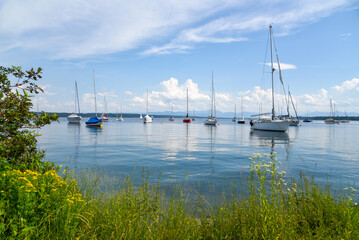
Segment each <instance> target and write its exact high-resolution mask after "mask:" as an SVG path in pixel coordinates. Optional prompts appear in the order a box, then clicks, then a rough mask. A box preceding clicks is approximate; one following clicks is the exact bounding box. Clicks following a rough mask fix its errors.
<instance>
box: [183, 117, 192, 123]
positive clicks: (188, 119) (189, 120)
mask: <svg viewBox="0 0 359 240" xmlns="http://www.w3.org/2000/svg"><path fill="white" fill-rule="evenodd" d="M183 122H184V123H190V122H191V119H190V118H185V119H183Z"/></svg>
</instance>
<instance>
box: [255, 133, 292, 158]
mask: <svg viewBox="0 0 359 240" xmlns="http://www.w3.org/2000/svg"><path fill="white" fill-rule="evenodd" d="M249 138H250V140H252V141H253V142H255V145H256V146H260V147H269V148H270V149H271V154H273V153H274V152H276V151H275V146H277V148H279V147H284V148H285V149H286V152H287V157H286V160H288V158H289V146H290V145H289V144H290V141H289V135H288V133H287V132H271V131H260V130H251V131H250V135H249Z"/></svg>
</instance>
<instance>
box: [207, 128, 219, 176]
mask: <svg viewBox="0 0 359 240" xmlns="http://www.w3.org/2000/svg"><path fill="white" fill-rule="evenodd" d="M205 126H206V127H207V130H208V131H207V133H208V139H209V151H210V154H211V157H210V161H209V166H210V168H211V174H212V175H214V174H215V173H216V171H215V168H214V166H213V161H214V157H215V152H216V148H215V142H216V131H217V127H216V126H212V125H205Z"/></svg>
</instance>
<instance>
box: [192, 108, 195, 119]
mask: <svg viewBox="0 0 359 240" xmlns="http://www.w3.org/2000/svg"><path fill="white" fill-rule="evenodd" d="M194 116H196V114H195V113H194V109H193V117H192V121H196V119H195V118H194Z"/></svg>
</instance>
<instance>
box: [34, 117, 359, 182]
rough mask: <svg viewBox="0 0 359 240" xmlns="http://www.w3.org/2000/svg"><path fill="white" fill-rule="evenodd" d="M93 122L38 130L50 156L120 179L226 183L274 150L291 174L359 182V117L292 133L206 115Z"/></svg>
mask: <svg viewBox="0 0 359 240" xmlns="http://www.w3.org/2000/svg"><path fill="white" fill-rule="evenodd" d="M85 121H87V118H86V119H83V120H82V122H81V124H80V125H74V124H68V123H67V120H66V118H60V123H57V122H54V123H52V124H51V125H49V126H45V127H44V128H42V129H39V130H37V132H38V133H39V134H42V136H40V137H38V144H39V146H40V148H42V149H46V151H47V155H46V160H49V161H53V162H55V163H56V164H59V165H63V166H69V168H70V169H75V170H79V169H91V170H100V171H104V172H106V174H108V175H109V176H110V177H112V178H115V179H123V178H124V177H125V176H135V179H136V181H137V182H139V181H140V180H141V169H142V168H145V169H146V170H150V172H151V176H155V178H158V176H159V174H160V173H161V181H162V182H164V183H168V182H176V183H184V182H185V183H186V184H192V185H198V186H206V185H211V186H213V187H216V188H217V189H222V187H223V186H224V185H229V184H230V183H231V181H233V180H234V179H236V180H241V178H243V176H248V172H249V170H248V169H249V160H248V158H249V157H250V156H251V155H253V154H254V153H261V154H264V153H271V152H272V151H273V152H276V153H277V154H276V156H277V159H278V161H280V162H281V163H282V164H281V166H280V170H281V171H286V173H287V174H286V176H287V177H292V176H293V177H297V176H298V175H299V171H300V170H302V171H303V172H304V173H307V174H310V175H313V176H314V177H315V178H316V180H317V181H319V182H329V183H330V184H332V185H334V187H340V188H341V187H342V186H346V185H347V184H348V183H350V184H353V183H355V182H358V181H359V174H358V172H359V148H358V146H357V144H358V141H357V138H358V136H359V122H354V121H352V122H350V123H346V124H335V125H328V124H325V123H324V122H323V121H317V122H312V123H300V125H301V126H298V127H290V129H289V131H288V132H285V133H275V132H274V133H273V132H265V131H251V129H250V125H249V124H245V125H240V124H237V123H233V122H232V121H231V119H220V120H219V126H216V127H213V126H205V125H204V124H203V119H200V118H197V120H196V121H194V122H192V123H190V124H185V123H182V118H176V120H175V121H174V122H169V121H168V119H167V118H155V119H154V121H153V123H151V124H143V122H142V121H141V120H139V119H138V118H126V119H125V120H124V121H123V122H118V121H116V120H115V119H114V118H112V119H111V118H110V120H109V121H108V122H104V124H103V128H89V127H86V126H85ZM198 189H202V187H199V188H198ZM203 189H204V187H203Z"/></svg>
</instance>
